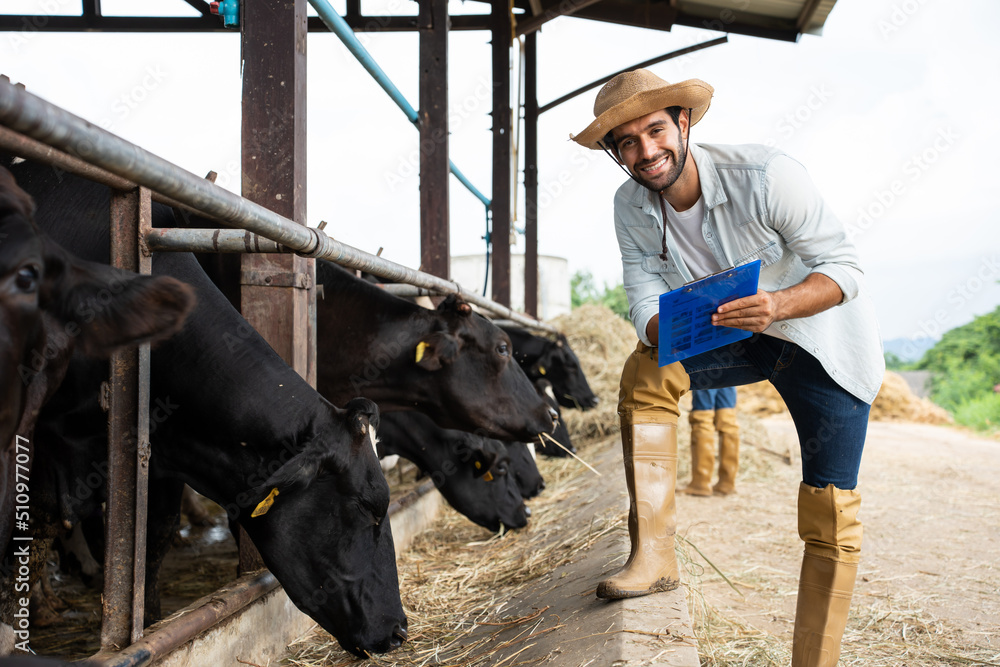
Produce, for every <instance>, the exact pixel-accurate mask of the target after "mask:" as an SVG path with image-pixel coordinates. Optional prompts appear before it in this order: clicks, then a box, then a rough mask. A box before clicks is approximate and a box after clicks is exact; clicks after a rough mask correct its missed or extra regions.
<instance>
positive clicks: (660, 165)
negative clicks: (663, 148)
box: [639, 155, 670, 174]
mask: <svg viewBox="0 0 1000 667" xmlns="http://www.w3.org/2000/svg"><path fill="white" fill-rule="evenodd" d="M669 157H670V156H669V155H664V156H663V157H662V158H660V159H659V160H657V161H656V162H654V163H653V164H651V165H648V166H646V167H639V171H641V172H643V173H644V174H653V173H655V172H657V171H660V170H661V169H664V168H665V167H666V166H667V160H668V159H669Z"/></svg>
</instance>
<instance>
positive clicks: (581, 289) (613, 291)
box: [570, 271, 628, 320]
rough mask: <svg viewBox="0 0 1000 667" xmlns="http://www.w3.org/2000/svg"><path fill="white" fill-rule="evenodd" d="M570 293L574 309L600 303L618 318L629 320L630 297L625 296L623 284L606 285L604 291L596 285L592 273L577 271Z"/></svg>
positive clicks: (572, 280) (571, 282)
mask: <svg viewBox="0 0 1000 667" xmlns="http://www.w3.org/2000/svg"><path fill="white" fill-rule="evenodd" d="M570 291H571V295H570V300H571V303H572V305H573V308H577V307H579V306H582V305H583V304H585V303H599V304H601V305H603V306H607V307H608V308H609V309H611V311H612V312H614V313H615V314H616V315H618V317H620V318H622V319H624V320H627V319H628V297H626V296H625V286H624V285H623V284H622V283H618V284H617V285H615V286H614V287H609V286H608V285H607V284H605V285H604V289H603V291H602V290H600V289H598V288H597V286H596V285H594V276H593V274H591V273H590V271H577V272H576V273H574V274H573V277H572V278H571V279H570Z"/></svg>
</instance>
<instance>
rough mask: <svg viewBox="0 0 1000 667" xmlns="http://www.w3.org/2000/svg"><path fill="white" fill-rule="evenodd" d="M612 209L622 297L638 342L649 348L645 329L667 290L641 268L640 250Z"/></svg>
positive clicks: (652, 274) (657, 277)
mask: <svg viewBox="0 0 1000 667" xmlns="http://www.w3.org/2000/svg"><path fill="white" fill-rule="evenodd" d="M615 208H616V210H615V233H616V234H617V235H618V247H619V248H620V249H621V253H622V276H623V282H624V284H625V295H626V296H627V297H628V304H629V309H628V314H629V318H630V319H631V320H632V325H633V326H634V327H635V332H636V334H637V335H638V336H639V340H641V341H642V342H643V343H645V344H646V345H652V343H650V341H649V338H648V337H647V336H646V325H648V324H649V321H650V320H651V319H653V315H656V313H657V312H658V311H659V308H660V294H662V293H663V292H665V291H666V290H667V285H666V283H665V282H664V281H663V279H662V278H661V277H660V276H659V274H656V273H649V272H648V271H646V270H645V269H643V268H642V258H643V253H642V249H641V248H640V247H639V245H638V244H637V243H636V242H635V239H633V238H632V235H631V234H629V232H628V228H627V227H626V226H625V225H624V223H622V221H621V218H620V217H619V215H618V211H617V206H616V207H615Z"/></svg>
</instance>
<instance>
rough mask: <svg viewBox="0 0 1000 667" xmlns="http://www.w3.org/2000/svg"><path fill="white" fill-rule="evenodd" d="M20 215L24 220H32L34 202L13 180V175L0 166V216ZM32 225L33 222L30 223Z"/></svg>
mask: <svg viewBox="0 0 1000 667" xmlns="http://www.w3.org/2000/svg"><path fill="white" fill-rule="evenodd" d="M11 213H13V214H15V215H20V216H21V217H23V218H24V219H25V220H29V221H30V220H33V218H34V215H35V202H34V200H33V199H32V198H31V195H29V194H28V193H27V192H25V191H24V190H22V189H21V188H20V187H19V186H18V185H17V183H15V182H14V175H13V174H11V173H10V172H9V171H8V170H7V169H6V168H5V167H0V217H3V216H6V215H9V214H11ZM31 224H32V226H34V223H33V222H32V223H31Z"/></svg>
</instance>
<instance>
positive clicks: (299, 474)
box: [250, 447, 322, 518]
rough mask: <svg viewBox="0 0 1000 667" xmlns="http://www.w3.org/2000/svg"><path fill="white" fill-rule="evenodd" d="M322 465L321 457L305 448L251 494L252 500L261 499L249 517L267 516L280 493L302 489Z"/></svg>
mask: <svg viewBox="0 0 1000 667" xmlns="http://www.w3.org/2000/svg"><path fill="white" fill-rule="evenodd" d="M320 465H322V457H320V456H317V454H316V452H315V451H310V450H309V448H308V447H307V448H306V450H305V451H303V452H300V453H298V454H296V455H295V456H293V457H292V458H291V459H289V460H288V462H287V463H285V464H284V465H283V466H281V467H280V468H278V470H277V471H275V473H274V474H273V475H271V476H270V477H269V478H268V480H267V481H266V482H264V483H263V484H262V485H260V486H259V487H257V488H256V489H254V491H253V492H251V497H252V498H262V500H261V501H260V502H259V503H257V506H256V507H255V508H254V510H253V512H252V513H251V514H250V516H251V517H255V518H256V517H259V516H263V515H265V514H267V512H268V510H270V509H271V507H272V506H273V505H274V503H276V502H281V501H279V500H277V498H278V496H280V495H281V494H282V493H284V494H286V495H287V494H288V493H291V492H293V491H295V490H296V489H304V488H306V487H308V486H309V484H310V483H311V482H312V481H313V480H314V479H315V478H316V475H317V474H318V473H319V469H320Z"/></svg>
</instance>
